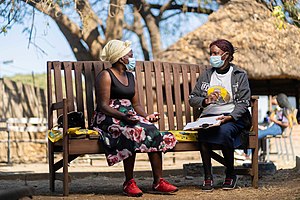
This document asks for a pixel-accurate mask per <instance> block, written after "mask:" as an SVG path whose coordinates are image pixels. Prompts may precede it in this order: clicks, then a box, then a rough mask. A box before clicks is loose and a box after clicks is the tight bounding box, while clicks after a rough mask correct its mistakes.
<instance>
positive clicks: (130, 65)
mask: <svg viewBox="0 0 300 200" xmlns="http://www.w3.org/2000/svg"><path fill="white" fill-rule="evenodd" d="M125 66H126V68H127V69H128V70H131V71H134V70H135V58H128V64H125Z"/></svg>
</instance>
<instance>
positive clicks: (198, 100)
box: [189, 74, 209, 108]
mask: <svg viewBox="0 0 300 200" xmlns="http://www.w3.org/2000/svg"><path fill="white" fill-rule="evenodd" d="M204 76H206V75H205V74H203V75H202V76H200V77H199V79H198V81H197V83H196V85H195V87H194V89H193V91H192V92H191V93H190V95H189V104H190V106H191V107H194V108H203V107H206V106H207V104H208V103H209V102H207V100H206V96H204V95H203V93H204V92H203V89H201V85H202V84H205V83H203V77H204ZM207 84H208V83H207Z"/></svg>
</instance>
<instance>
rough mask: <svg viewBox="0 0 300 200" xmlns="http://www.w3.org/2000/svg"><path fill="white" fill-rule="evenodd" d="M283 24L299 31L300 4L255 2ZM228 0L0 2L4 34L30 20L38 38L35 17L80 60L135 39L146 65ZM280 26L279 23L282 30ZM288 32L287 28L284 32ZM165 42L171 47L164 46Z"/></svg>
mask: <svg viewBox="0 0 300 200" xmlns="http://www.w3.org/2000/svg"><path fill="white" fill-rule="evenodd" d="M256 1H258V2H260V3H262V4H264V5H265V6H266V7H268V8H269V9H270V10H272V11H273V13H274V16H275V17H277V18H278V19H279V22H280V20H282V21H283V20H285V21H288V22H289V23H291V24H294V25H295V26H298V27H300V11H299V7H300V6H299V4H300V3H299V2H298V1H296V0H281V1H279V0H256ZM228 2H229V0H188V1H184V0H140V1H136V0H101V1H99V0H11V1H5V0H0V4H1V7H0V20H1V21H2V23H1V26H0V28H1V29H0V33H6V32H9V30H10V28H11V27H12V26H13V25H14V24H15V23H24V20H31V25H30V26H29V27H25V28H24V31H25V32H26V33H27V34H28V35H29V41H30V40H31V39H32V37H34V36H33V35H34V28H35V24H34V19H35V14H36V12H42V13H43V14H45V16H48V17H50V18H51V19H53V20H54V21H55V23H56V24H57V26H58V28H59V29H60V31H61V32H62V34H63V35H64V37H65V38H66V40H67V41H68V43H69V45H70V47H71V49H72V51H73V53H74V55H75V57H76V59H77V60H99V54H100V52H101V49H102V47H103V46H104V45H105V44H106V43H107V42H108V41H109V40H111V39H131V40H132V39H134V40H135V41H136V42H135V44H139V45H138V46H135V47H134V48H139V49H140V51H141V52H142V54H143V56H144V59H145V60H150V59H155V58H156V57H157V55H159V53H160V52H161V51H162V50H163V44H164V45H168V44H171V43H172V42H175V41H176V39H178V38H179V37H181V36H182V34H184V33H186V31H188V30H189V31H191V29H192V27H193V23H195V20H198V21H199V19H197V18H200V16H202V15H210V14H211V13H213V12H214V11H215V10H217V9H218V7H219V6H220V5H224V4H226V3H228ZM278 26H280V24H279V25H278ZM282 28H284V27H282ZM166 43H167V44H166Z"/></svg>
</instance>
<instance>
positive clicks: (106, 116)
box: [92, 40, 178, 196]
mask: <svg viewBox="0 0 300 200" xmlns="http://www.w3.org/2000/svg"><path fill="white" fill-rule="evenodd" d="M130 45H131V42H130V41H125V42H124V41H120V40H111V41H109V42H108V43H107V44H106V45H105V47H104V48H103V50H102V54H101V57H100V58H101V60H103V61H109V62H110V63H111V64H112V67H111V68H108V69H106V70H103V71H102V72H101V73H100V74H99V75H98V77H97V80H96V84H97V85H98V91H97V92H98V94H99V97H100V99H99V101H98V104H97V109H96V111H95V113H94V116H93V120H92V126H93V127H94V129H95V130H97V131H98V132H99V133H100V135H101V141H102V144H103V147H104V150H105V154H106V158H107V162H108V165H110V166H111V165H114V164H116V163H118V162H120V161H123V164H124V171H125V178H126V180H125V182H124V184H123V191H124V193H125V194H126V195H128V196H142V195H143V193H142V191H141V190H140V189H139V188H138V187H137V185H136V182H135V181H134V179H133V168H134V162H135V157H136V151H139V152H147V153H148V156H149V160H150V163H151V166H152V171H153V178H154V181H153V185H152V188H153V190H155V191H159V192H161V193H171V192H176V191H177V190H178V189H177V187H175V186H173V185H172V184H170V183H168V182H167V181H166V180H165V179H163V178H162V153H161V152H165V151H167V150H168V149H172V148H173V147H174V146H175V145H176V139H175V137H174V136H173V135H172V134H171V133H169V132H164V133H161V132H159V130H158V129H157V128H156V127H155V125H154V124H153V123H152V122H156V121H158V119H159V114H150V115H148V114H147V113H146V112H145V111H144V109H143V108H142V106H141V104H140V100H139V98H138V97H139V95H138V93H137V88H136V84H135V79H134V76H133V74H132V73H131V72H130V71H134V69H135V63H136V62H135V59H134V57H133V53H132V49H131V47H130Z"/></svg>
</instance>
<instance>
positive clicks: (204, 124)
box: [183, 115, 223, 130]
mask: <svg viewBox="0 0 300 200" xmlns="http://www.w3.org/2000/svg"><path fill="white" fill-rule="evenodd" d="M221 116H223V115H218V116H212V117H203V118H198V119H197V121H195V122H190V123H187V125H186V126H185V127H184V128H183V130H195V129H200V128H210V127H213V126H220V124H221V121H220V120H217V118H219V117H221Z"/></svg>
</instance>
